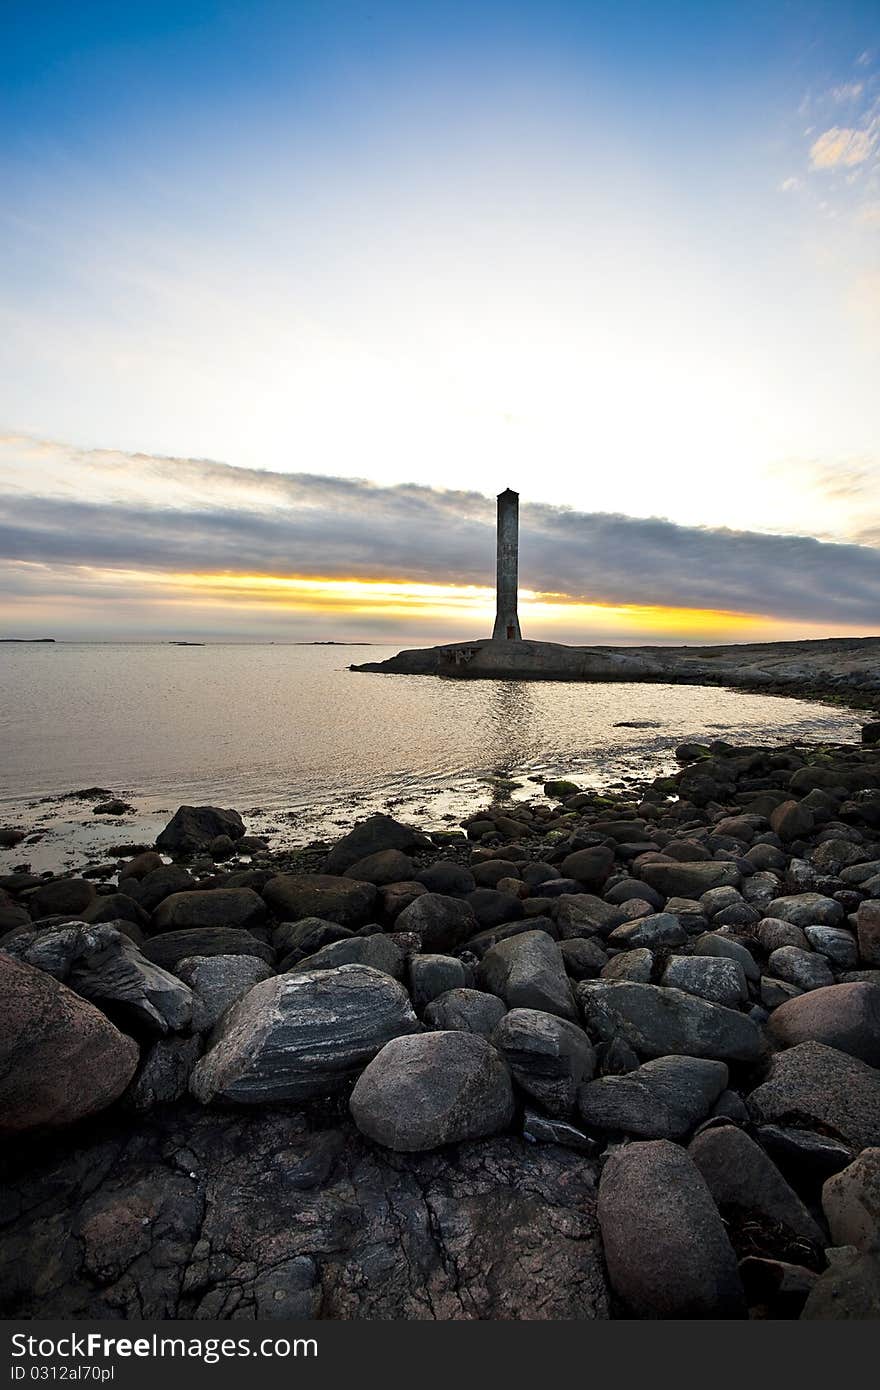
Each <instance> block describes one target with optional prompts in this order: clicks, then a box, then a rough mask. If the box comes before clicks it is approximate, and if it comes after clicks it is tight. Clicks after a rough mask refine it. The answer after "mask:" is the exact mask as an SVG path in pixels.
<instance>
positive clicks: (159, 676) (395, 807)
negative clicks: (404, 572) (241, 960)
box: [0, 642, 861, 872]
mask: <svg viewBox="0 0 880 1390" xmlns="http://www.w3.org/2000/svg"><path fill="white" fill-rule="evenodd" d="M396 650H397V647H396V646H388V647H384V646H378V645H369V646H365V645H357V646H344V645H337V644H327V645H314V646H303V645H284V644H277V643H267V644H262V645H261V644H244V643H238V644H233V643H220V642H212V643H208V644H205V645H192V646H181V645H176V644H171V643H76V642H56V643H54V644H50V643H45V644H33V645H31V644H11V643H10V644H6V643H4V644H0V826H11V827H17V828H21V829H23V830H27V831H28V832H29V837H28V840H27V842H24V843H22V844H19V845H18V846H16V847H15V848H13V849H7V850H0V872H8V871H9V869H10V868H11V867H12V866H13V865H14V864H19V863H29V864H30V865H31V867H32V868H33V870H34V871H37V872H39V871H42V870H44V869H52V870H54V871H56V872H57V871H58V870H60V869H65V868H78V867H81V866H82V865H83V864H84V863H86V862H96V861H97V860H100V858H101V856H102V855H106V854H107V852H108V851H109V849H110V848H112V847H113V846H115V845H118V844H121V843H127V842H130V843H148V842H150V841H151V840H152V839H153V838H154V837H155V834H156V833H157V831H158V830H159V829H161V827H162V825H163V824H165V822H166V821H167V819H168V818H169V816H170V814H171V813H172V812H173V811H174V810H175V809H176V808H177V807H178V806H179V805H181V804H183V803H190V804H211V805H215V806H224V807H234V808H235V809H236V810H238V811H240V812H241V814H242V816H243V817H244V819H245V822H246V824H247V827H248V830H249V831H250V832H251V833H254V834H266V835H268V837H269V841H270V844H271V845H272V846H273V847H274V848H279V849H281V848H286V847H288V846H291V845H299V844H306V843H310V842H312V841H314V840H316V839H333V838H335V837H338V836H339V835H340V834H342V833H343V832H344V831H345V830H346V829H347V828H349V827H350V826H351V825H352V824H353V822H354V821H355V820H356V819H357V818H359V817H361V816H364V815H367V814H369V813H370V812H372V811H374V810H384V811H389V812H391V813H392V814H394V815H396V816H398V817H400V818H401V819H404V820H411V821H414V822H416V823H418V824H420V825H422V826H423V827H425V828H428V829H430V828H433V829H439V828H449V827H451V826H455V825H456V824H457V823H458V822H459V821H460V820H461V818H462V816H464V815H467V814H469V813H471V812H473V811H475V810H478V809H480V808H481V807H483V806H486V805H487V804H489V803H490V802H492V801H497V800H504V799H507V798H511V797H512V798H513V799H514V800H516V799H519V798H528V797H533V796H535V795H536V794H538V793H539V791H540V786H539V784H540V783H542V782H543V781H544V780H545V779H546V778H548V777H557V776H566V777H571V778H572V779H573V780H574V781H576V782H577V783H578V784H579V785H582V786H584V787H598V788H612V789H613V788H617V789H620V788H623V787H626V786H627V785H629V784H630V783H631V782H632V781H635V780H641V779H643V778H645V777H647V776H653V775H655V774H658V773H661V772H665V771H669V770H671V769H672V768H674V767H675V766H676V764H675V759H674V750H675V748H676V745H677V744H679V743H681V742H683V741H684V740H691V739H698V740H711V739H713V738H723V739H727V740H729V741H731V742H734V743H736V742H749V743H772V742H780V741H793V740H806V741H818V742H821V741H823V740H824V741H834V742H847V741H851V742H857V741H858V739H859V736H860V734H859V730H860V723H861V719H860V716H859V713H858V712H857V711H855V710H848V709H844V708H837V707H830V706H825V705H821V704H815V703H811V702H809V701H804V700H797V699H789V698H781V697H778V696H765V695H754V694H746V693H743V692H738V691H729V690H724V689H718V688H714V687H705V688H704V687H697V686H679V685H630V684H587V683H580V682H565V681H540V682H539V681H490V680H471V681H455V680H444V679H440V678H437V677H434V676H400V675H383V674H379V673H366V672H356V671H351V670H349V666H350V665H351V664H352V663H356V662H362V661H374V660H376V661H378V660H382V659H383V658H385V657H386V656H390V655H392V654H393V652H394V651H396ZM512 784H515V785H512ZM92 788H101V789H104V790H105V791H106V792H108V793H112V794H113V796H115V797H120V798H121V799H123V800H124V801H126V802H127V803H129V804H130V805H131V806H132V808H133V810H132V811H131V812H128V813H126V814H125V815H123V816H120V817H114V816H107V815H95V814H94V806H95V805H96V804H100V799H101V798H99V797H95V796H81V795H80V793H81V792H85V791H89V790H90V789H92Z"/></svg>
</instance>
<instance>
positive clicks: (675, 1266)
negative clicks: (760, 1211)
mask: <svg viewBox="0 0 880 1390" xmlns="http://www.w3.org/2000/svg"><path fill="white" fill-rule="evenodd" d="M598 1216H599V1226H600V1228H601V1231H602V1241H603V1244H604V1247H605V1259H606V1263H607V1266H608V1276H609V1279H610V1281H611V1287H612V1288H613V1290H614V1292H615V1293H616V1294H617V1296H618V1298H620V1299H621V1301H622V1302H623V1304H624V1305H625V1307H626V1309H627V1310H628V1312H629V1313H630V1314H631V1315H633V1316H634V1317H640V1318H740V1317H744V1316H745V1301H744V1298H743V1291H742V1285H741V1283H740V1278H739V1274H738V1273H737V1266H736V1256H735V1254H734V1252H733V1247H732V1246H731V1244H730V1241H729V1240H728V1238H727V1233H726V1231H725V1229H724V1224H723V1222H722V1220H721V1217H720V1216H719V1215H718V1210H717V1208H716V1206H715V1203H714V1202H713V1200H712V1196H711V1193H710V1192H709V1189H708V1188H707V1186H706V1183H705V1181H704V1179H703V1177H702V1175H701V1173H700V1171H699V1169H698V1168H697V1166H696V1164H695V1163H694V1162H693V1160H692V1159H690V1158H689V1157H688V1155H687V1154H686V1153H685V1151H684V1149H681V1148H679V1147H678V1145H677V1144H672V1143H670V1142H669V1141H668V1140H665V1139H658V1140H653V1141H650V1142H648V1143H635V1144H627V1145H626V1146H625V1147H624V1148H620V1149H617V1150H615V1151H614V1152H613V1153H612V1154H611V1156H610V1158H609V1159H608V1161H607V1162H606V1164H605V1167H604V1168H603V1170H602V1178H601V1181H600V1184H599V1204H598Z"/></svg>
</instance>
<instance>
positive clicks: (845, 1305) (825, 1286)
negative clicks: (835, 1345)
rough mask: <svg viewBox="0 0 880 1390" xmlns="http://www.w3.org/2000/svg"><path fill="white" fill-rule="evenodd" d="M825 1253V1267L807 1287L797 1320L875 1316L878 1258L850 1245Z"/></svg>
mask: <svg viewBox="0 0 880 1390" xmlns="http://www.w3.org/2000/svg"><path fill="white" fill-rule="evenodd" d="M828 1256H829V1260H828V1268H827V1269H826V1270H825V1272H824V1273H823V1274H820V1276H819V1278H818V1279H817V1280H816V1282H815V1284H814V1285H813V1287H812V1289H811V1290H810V1294H809V1297H808V1298H807V1301H806V1303H805V1304H804V1310H803V1312H802V1313H801V1319H802V1320H806V1321H808V1322H813V1321H827V1320H833V1321H835V1322H843V1321H850V1320H855V1321H858V1322H862V1321H864V1320H865V1319H869V1318H870V1319H875V1318H876V1317H877V1310H878V1309H880V1258H878V1257H877V1256H876V1255H875V1254H874V1253H873V1252H871V1253H870V1254H866V1253H865V1252H864V1251H861V1250H856V1249H855V1248H854V1247H853V1246H851V1245H845V1246H843V1247H842V1248H841V1249H838V1250H830V1251H829V1252H828Z"/></svg>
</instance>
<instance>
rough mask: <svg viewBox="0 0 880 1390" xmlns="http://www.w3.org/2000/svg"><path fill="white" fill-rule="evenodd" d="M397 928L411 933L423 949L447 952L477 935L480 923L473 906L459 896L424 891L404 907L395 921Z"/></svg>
mask: <svg viewBox="0 0 880 1390" xmlns="http://www.w3.org/2000/svg"><path fill="white" fill-rule="evenodd" d="M395 927H396V930H397V931H407V932H414V933H415V935H416V936H417V937H418V938H419V941H420V942H421V949H422V950H423V951H431V952H434V951H448V950H454V949H455V947H456V946H461V945H463V943H464V942H465V941H467V940H468V938H469V937H471V936H474V935H476V932H477V931H478V929H479V923H478V922H477V919H476V917H475V916H474V911H473V908H472V907H471V906H470V905H469V904H468V903H466V902H463V901H462V900H461V899H460V898H449V897H447V896H446V895H445V894H443V893H423V894H422V896H421V897H420V898H416V899H415V901H414V902H411V903H410V905H409V907H405V908H404V909H403V911H402V912H401V913H400V915H399V917H398V918H397V921H396V922H395Z"/></svg>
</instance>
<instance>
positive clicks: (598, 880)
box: [560, 845, 614, 888]
mask: <svg viewBox="0 0 880 1390" xmlns="http://www.w3.org/2000/svg"><path fill="white" fill-rule="evenodd" d="M560 867H561V869H562V875H563V877H564V878H576V879H577V881H578V883H583V884H585V885H586V886H587V887H588V888H601V886H602V884H603V883H604V882H605V880H606V878H607V877H608V875H609V874H610V873H611V870H612V869H613V868H614V851H613V850H611V849H608V847H607V846H606V845H593V846H592V848H590V849H576V850H575V851H574V853H573V854H569V855H567V856H566V857H565V859H563V861H562V864H561V866H560Z"/></svg>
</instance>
